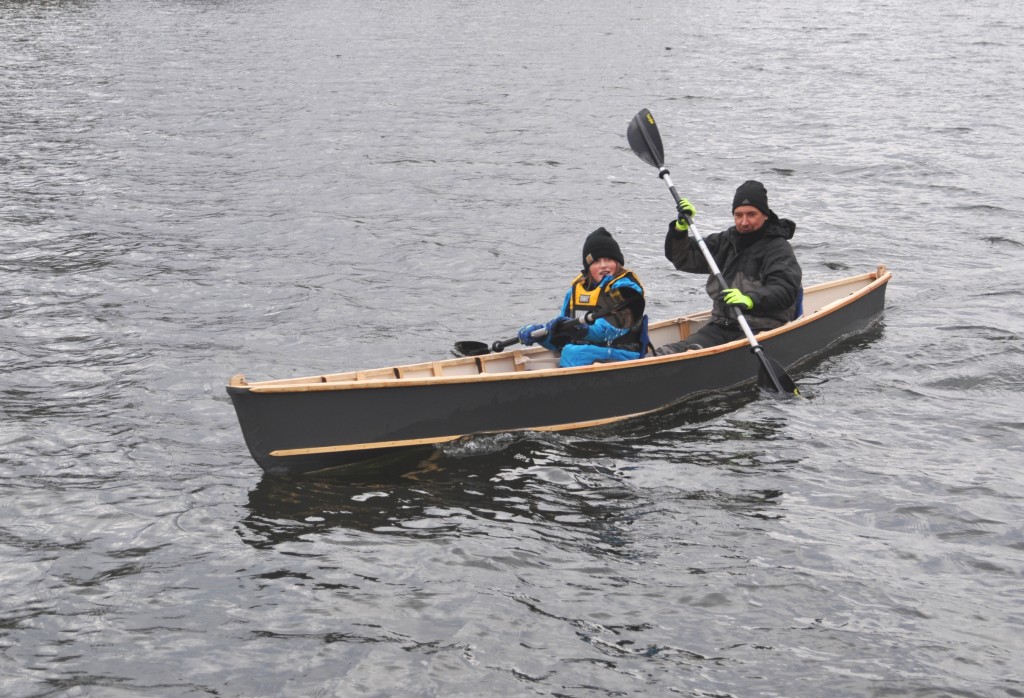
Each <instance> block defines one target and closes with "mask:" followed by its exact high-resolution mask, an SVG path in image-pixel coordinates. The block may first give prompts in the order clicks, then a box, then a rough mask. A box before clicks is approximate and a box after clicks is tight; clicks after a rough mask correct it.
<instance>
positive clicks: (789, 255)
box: [665, 211, 803, 332]
mask: <svg viewBox="0 0 1024 698" xmlns="http://www.w3.org/2000/svg"><path fill="white" fill-rule="evenodd" d="M795 231H796V224H795V223H794V222H793V221H791V220H789V219H787V218H779V217H778V216H777V215H775V212H774V211H773V212H771V213H770V215H769V217H768V220H767V221H766V222H765V224H764V226H763V227H762V228H761V230H760V231H757V232H754V233H745V234H743V235H741V234H740V233H739V232H738V231H737V230H736V227H735V226H733V227H731V228H729V229H728V230H723V231H722V232H720V233H714V234H712V235H709V236H707V237H706V238H704V242H705V243H706V244H707V246H708V250H709V251H710V252H711V256H712V257H714V258H715V263H716V264H718V268H719V269H720V270H721V272H722V277H723V278H725V281H726V283H727V284H729V286H727V288H738V289H739V290H740V291H742V292H743V293H745V294H746V295H748V296H750V298H751V300H753V301H754V307H753V309H752V310H743V315H744V316H745V317H746V318H747V322H748V323H749V324H750V328H751V329H752V330H753V331H755V332H758V331H761V330H770V329H773V328H775V327H778V326H780V325H783V324H785V323H787V322H789V321H790V320H792V319H793V314H794V313H795V312H796V301H797V293H798V291H799V290H800V288H801V284H802V283H803V273H802V272H801V270H800V264H799V263H798V262H797V261H796V254H795V253H794V252H793V247H792V246H791V245H790V244H789V240H790V238H792V237H793V233H794V232H795ZM747 235H752V236H755V237H754V238H746V236H747ZM743 238H746V239H743ZM665 256H666V257H667V258H668V260H669V261H670V262H672V264H673V265H675V268H676V269H678V270H680V271H689V272H694V273H697V274H701V273H703V274H711V269H710V268H709V267H708V263H707V260H705V259H704V255H703V254H702V253H701V251H700V247H698V245H697V241H696V240H694V239H693V238H691V237H690V236H689V235H688V234H687V233H681V232H679V231H678V230H676V225H675V221H672V222H671V223H669V228H668V234H667V235H666V236H665ZM707 289H708V295H709V296H711V299H712V300H713V301H714V305H713V306H712V308H711V322H713V323H715V324H716V325H721V326H723V327H736V326H737V324H736V319H735V317H734V316H733V314H732V312H730V311H729V309H728V307H727V306H726V305H725V303H723V302H722V300H721V298H719V294H720V293H721V291H722V290H723V289H722V288H721V287H720V286H719V285H718V282H717V281H716V280H715V277H714V275H709V276H708V283H707Z"/></svg>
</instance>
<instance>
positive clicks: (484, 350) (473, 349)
mask: <svg viewBox="0 0 1024 698" xmlns="http://www.w3.org/2000/svg"><path fill="white" fill-rule="evenodd" d="M453 351H454V353H455V355H456V356H482V355H484V354H490V353H491V348H490V347H489V346H487V345H486V344H484V343H483V342H470V341H465V342H456V343H455V349H454V350H453Z"/></svg>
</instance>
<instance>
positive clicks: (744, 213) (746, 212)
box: [732, 206, 768, 233]
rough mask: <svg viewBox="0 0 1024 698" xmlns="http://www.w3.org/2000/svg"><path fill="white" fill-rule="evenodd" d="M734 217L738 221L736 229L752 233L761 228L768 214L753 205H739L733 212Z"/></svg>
mask: <svg viewBox="0 0 1024 698" xmlns="http://www.w3.org/2000/svg"><path fill="white" fill-rule="evenodd" d="M732 219H733V221H735V223H736V230H738V231H739V232H741V233H752V232H754V231H755V230H760V229H761V226H762V225H764V222H765V221H766V220H768V216H766V215H764V214H763V213H761V212H760V211H759V210H758V209H756V208H754V207H753V206H737V207H736V210H735V211H733V212H732Z"/></svg>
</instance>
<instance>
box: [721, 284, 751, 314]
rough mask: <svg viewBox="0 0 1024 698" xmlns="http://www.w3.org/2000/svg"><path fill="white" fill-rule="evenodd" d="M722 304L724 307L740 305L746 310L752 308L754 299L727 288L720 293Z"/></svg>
mask: <svg viewBox="0 0 1024 698" xmlns="http://www.w3.org/2000/svg"><path fill="white" fill-rule="evenodd" d="M722 302H723V303H725V304H726V305H742V306H743V307H744V308H746V309H747V310H753V308H754V299H753V298H751V297H750V296H747V295H745V294H744V293H743V292H742V291H740V290H739V289H738V288H727V289H725V290H724V291H722Z"/></svg>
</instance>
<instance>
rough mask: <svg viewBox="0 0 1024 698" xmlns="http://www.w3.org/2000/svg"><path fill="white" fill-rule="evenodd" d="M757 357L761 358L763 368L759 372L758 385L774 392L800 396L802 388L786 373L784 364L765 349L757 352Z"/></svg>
mask: <svg viewBox="0 0 1024 698" xmlns="http://www.w3.org/2000/svg"><path fill="white" fill-rule="evenodd" d="M757 357H758V358H759V359H760V360H761V368H760V370H759V371H758V372H757V387H759V388H761V389H762V390H767V391H768V392H772V393H781V394H783V395H795V396H797V397H799V396H800V389H799V388H797V387H796V383H794V382H793V379H792V378H790V377H789V374H788V373H786V369H785V368H783V367H782V364H780V363H779V362H778V361H776V360H775V359H773V358H771V357H770V356H768V355H767V354H765V353H764V352H763V351H759V352H757Z"/></svg>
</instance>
